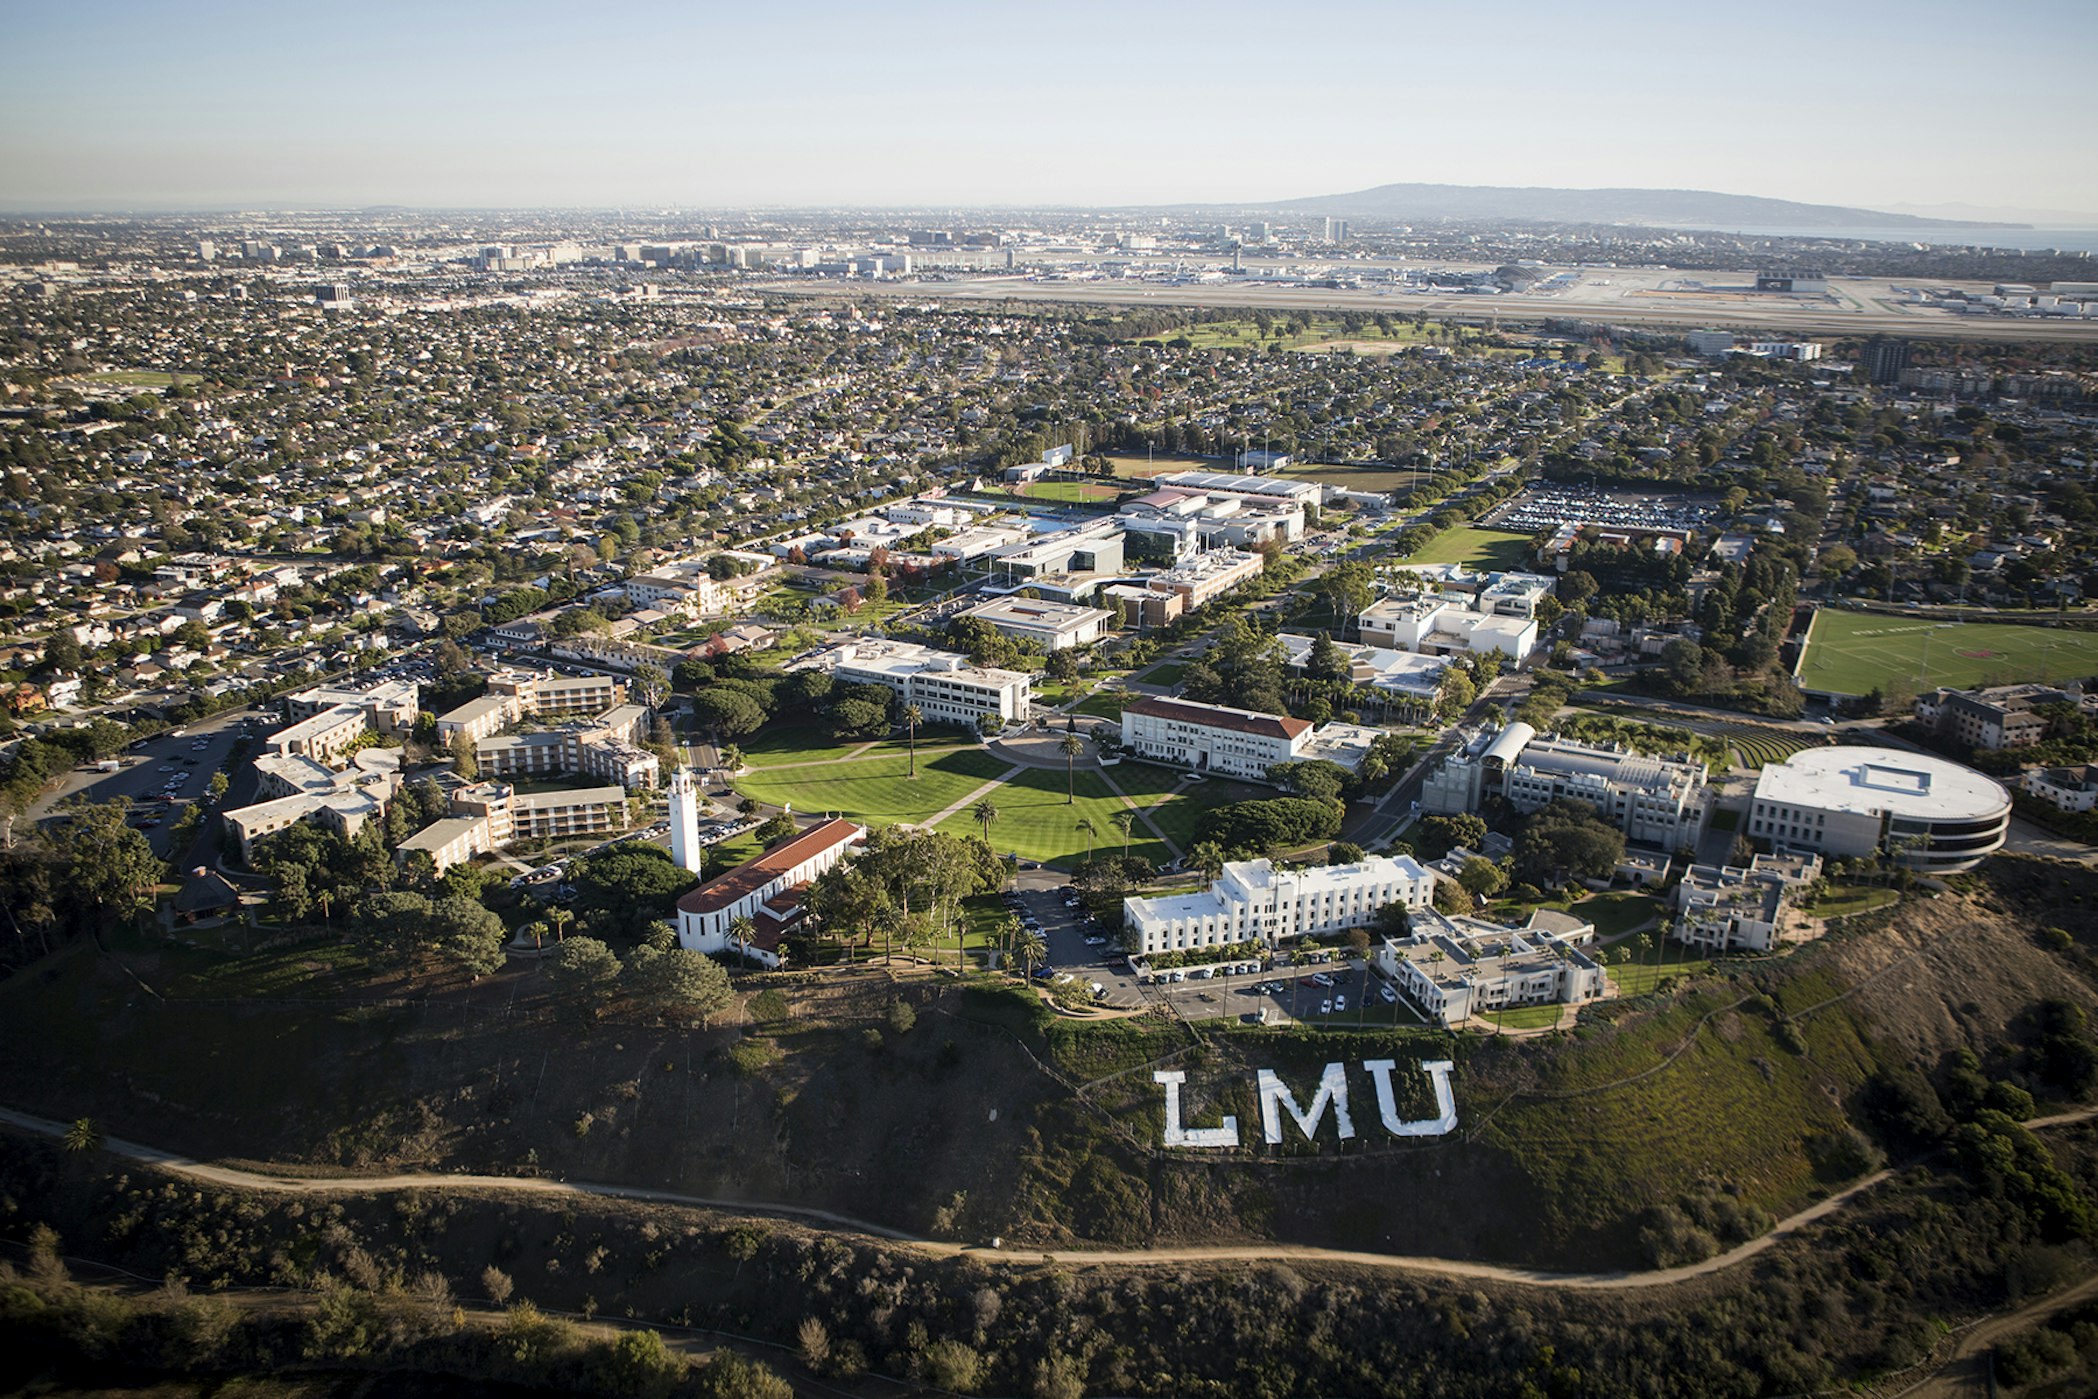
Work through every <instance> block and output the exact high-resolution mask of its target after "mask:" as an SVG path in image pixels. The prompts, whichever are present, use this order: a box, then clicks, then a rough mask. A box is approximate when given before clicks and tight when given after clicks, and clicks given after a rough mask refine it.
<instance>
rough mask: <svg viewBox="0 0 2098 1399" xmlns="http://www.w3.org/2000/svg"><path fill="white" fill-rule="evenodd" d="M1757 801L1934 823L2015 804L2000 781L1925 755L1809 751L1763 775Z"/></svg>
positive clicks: (1981, 814) (1875, 750) (1840, 749)
mask: <svg viewBox="0 0 2098 1399" xmlns="http://www.w3.org/2000/svg"><path fill="white" fill-rule="evenodd" d="M1756 800H1758V801H1773V802H1782V803H1785V804H1786V805H1791V806H1814V807H1821V808H1823V809H1825V810H1829V811H1849V812H1857V813H1860V814H1865V815H1878V814H1880V813H1882V812H1885V813H1888V814H1891V815H1894V816H1901V817H1915V818H1919V819H1924V820H1931V821H1958V820H1961V819H1965V818H1971V819H1974V820H1981V819H1983V818H1985V817H1991V816H1995V815H1998V814H1999V813H2001V812H2002V811H2003V810H2004V809H2005V808H2006V807H2008V806H2009V805H2010V804H2011V798H2010V793H2009V792H2007V791H2005V790H2004V787H2003V784H2002V783H2000V782H1998V781H1996V780H1995V779H1994V778H1990V777H1984V776H1982V775H1981V774H1980V773H1978V772H1976V771H1974V770H1973V769H1972V768H1966V767H1962V766H1960V765H1959V764H1958V763H1954V762H1948V761H1947V760H1945V759H1944V758H1934V757H1931V756H1929V755H1928V754H1924V753H1906V752H1901V751H1898V750H1896V749H1892V748H1866V747H1859V746H1846V747H1836V748H1809V749H1806V750H1804V751H1802V752H1799V753H1795V754H1793V755H1792V756H1791V757H1790V758H1787V759H1786V760H1785V761H1784V762H1782V763H1779V764H1776V765H1774V766H1770V767H1766V768H1764V769H1763V775H1762V776H1761V777H1759V778H1757V779H1756Z"/></svg>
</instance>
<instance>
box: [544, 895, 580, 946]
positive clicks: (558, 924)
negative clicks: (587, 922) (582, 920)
mask: <svg viewBox="0 0 2098 1399" xmlns="http://www.w3.org/2000/svg"><path fill="white" fill-rule="evenodd" d="M574 917H575V915H574V914H573V913H570V912H569V911H568V910H567V909H565V908H563V907H561V905H559V904H555V905H554V906H553V907H551V908H549V909H547V911H546V921H547V922H549V923H551V924H553V925H554V941H555V942H559V941H561V930H562V929H563V928H565V927H567V926H568V923H569V920H570V919H572V918H574Z"/></svg>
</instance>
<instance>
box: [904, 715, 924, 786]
mask: <svg viewBox="0 0 2098 1399" xmlns="http://www.w3.org/2000/svg"><path fill="white" fill-rule="evenodd" d="M924 721H925V712H924V711H923V710H921V709H919V708H918V706H917V705H915V704H907V705H905V706H904V707H903V727H904V728H905V729H906V730H907V731H908V732H909V733H910V736H911V770H910V773H909V774H908V775H909V776H911V777H913V778H915V777H917V775H918V725H919V724H921V723H923V722H924Z"/></svg>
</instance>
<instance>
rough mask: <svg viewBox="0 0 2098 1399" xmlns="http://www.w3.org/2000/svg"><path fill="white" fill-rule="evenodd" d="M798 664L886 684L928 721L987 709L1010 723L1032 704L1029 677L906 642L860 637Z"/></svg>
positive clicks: (951, 720)
mask: <svg viewBox="0 0 2098 1399" xmlns="http://www.w3.org/2000/svg"><path fill="white" fill-rule="evenodd" d="M804 665H805V666H807V667H810V668H814V669H818V670H828V671H829V672H830V673H831V674H832V676H834V677H835V678H836V679H839V680H844V681H851V682H856V683H859V684H867V685H883V686H886V687H887V688H889V689H890V690H893V691H894V692H895V693H896V698H897V701H898V703H900V704H915V705H917V706H918V709H919V711H920V712H921V713H923V714H924V716H925V721H926V722H927V723H929V724H969V725H973V724H979V723H981V722H982V720H983V718H984V716H985V715H987V714H995V715H997V716H998V718H999V720H1000V721H1001V722H1003V723H1007V724H1013V723H1018V722H1020V721H1022V720H1024V719H1026V718H1027V716H1028V713H1029V710H1030V708H1031V707H1032V704H1033V694H1034V681H1033V678H1032V677H1030V676H1027V675H1024V674H1022V673H1021V672H1019V671H1017V670H997V669H994V668H987V667H981V666H972V665H970V664H969V660H968V657H966V656H960V655H956V654H955V653H954V652H952V651H935V650H933V649H932V648H931V647H928V646H918V645H915V644H913V643H911V642H908V641H888V640H883V639H881V638H876V637H862V638H859V639H857V640H854V641H850V642H847V643H845V644H844V645H842V646H837V647H833V648H832V649H831V650H829V651H826V652H824V653H822V654H821V655H819V656H816V657H814V658H812V659H811V660H809V661H807V662H804ZM793 668H794V667H789V669H793Z"/></svg>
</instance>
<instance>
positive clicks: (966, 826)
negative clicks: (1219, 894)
mask: <svg viewBox="0 0 2098 1399" xmlns="http://www.w3.org/2000/svg"><path fill="white" fill-rule="evenodd" d="M1072 785H1073V790H1074V791H1075V792H1076V793H1077V797H1078V800H1077V801H1076V802H1075V803H1071V804H1066V802H1065V800H1064V774H1063V773H1062V772H1059V771H1057V770H1056V769H1054V768H1026V769H1023V770H1022V771H1021V772H1019V773H1018V774H1017V775H1016V776H1014V778H1013V779H1012V780H1011V781H1009V782H1007V783H1006V784H1005V785H1004V786H1002V787H1000V788H999V789H998V790H997V791H996V792H993V793H992V794H991V800H992V801H993V802H995V803H996V804H997V806H998V819H997V820H996V821H994V822H992V823H991V847H992V849H994V850H996V851H997V852H998V853H999V854H1000V855H1005V854H1018V855H1019V857H1020V858H1021V859H1023V860H1040V861H1042V862H1043V863H1045V864H1057V865H1063V866H1070V865H1073V864H1076V863H1078V862H1079V861H1081V860H1083V859H1084V858H1085V853H1086V837H1085V833H1084V832H1082V831H1080V830H1079V829H1078V822H1079V820H1080V819H1081V818H1084V819H1089V820H1091V821H1092V823H1093V825H1094V826H1095V827H1096V828H1097V829H1098V831H1099V834H1097V835H1095V836H1094V837H1093V844H1092V848H1093V850H1094V852H1095V853H1101V852H1107V853H1113V854H1120V853H1121V851H1122V833H1121V832H1120V831H1118V830H1116V829H1115V827H1114V825H1113V823H1112V822H1111V821H1110V820H1109V819H1108V818H1110V817H1111V816H1113V815H1114V813H1116V812H1117V811H1123V810H1126V809H1127V808H1125V807H1124V806H1123V805H1122V803H1121V800H1120V798H1118V797H1116V796H1115V795H1114V793H1113V792H1112V791H1110V790H1109V788H1108V785H1107V784H1106V783H1105V782H1103V781H1102V780H1101V779H1100V774H1099V773H1097V772H1079V773H1076V774H1074V780H1073V784H1072ZM940 829H941V830H943V831H946V832H947V833H948V834H949V835H980V834H981V833H982V827H981V826H979V825H978V824H977V821H976V818H975V817H974V816H972V815H970V814H969V812H968V811H966V810H964V811H958V812H956V813H955V814H954V815H952V816H950V817H948V818H947V819H946V820H945V821H943V822H941V823H940ZM1129 853H1130V854H1132V855H1142V856H1144V857H1145V858H1146V859H1149V860H1153V861H1163V860H1165V859H1167V858H1168V856H1167V853H1166V848H1165V846H1163V845H1161V844H1160V843H1159V842H1158V841H1157V840H1155V839H1153V838H1152V836H1151V833H1150V832H1149V831H1148V830H1146V829H1145V827H1144V825H1143V823H1142V822H1138V823H1137V826H1136V829H1135V830H1134V831H1133V832H1132V833H1131V835H1130V841H1129Z"/></svg>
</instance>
